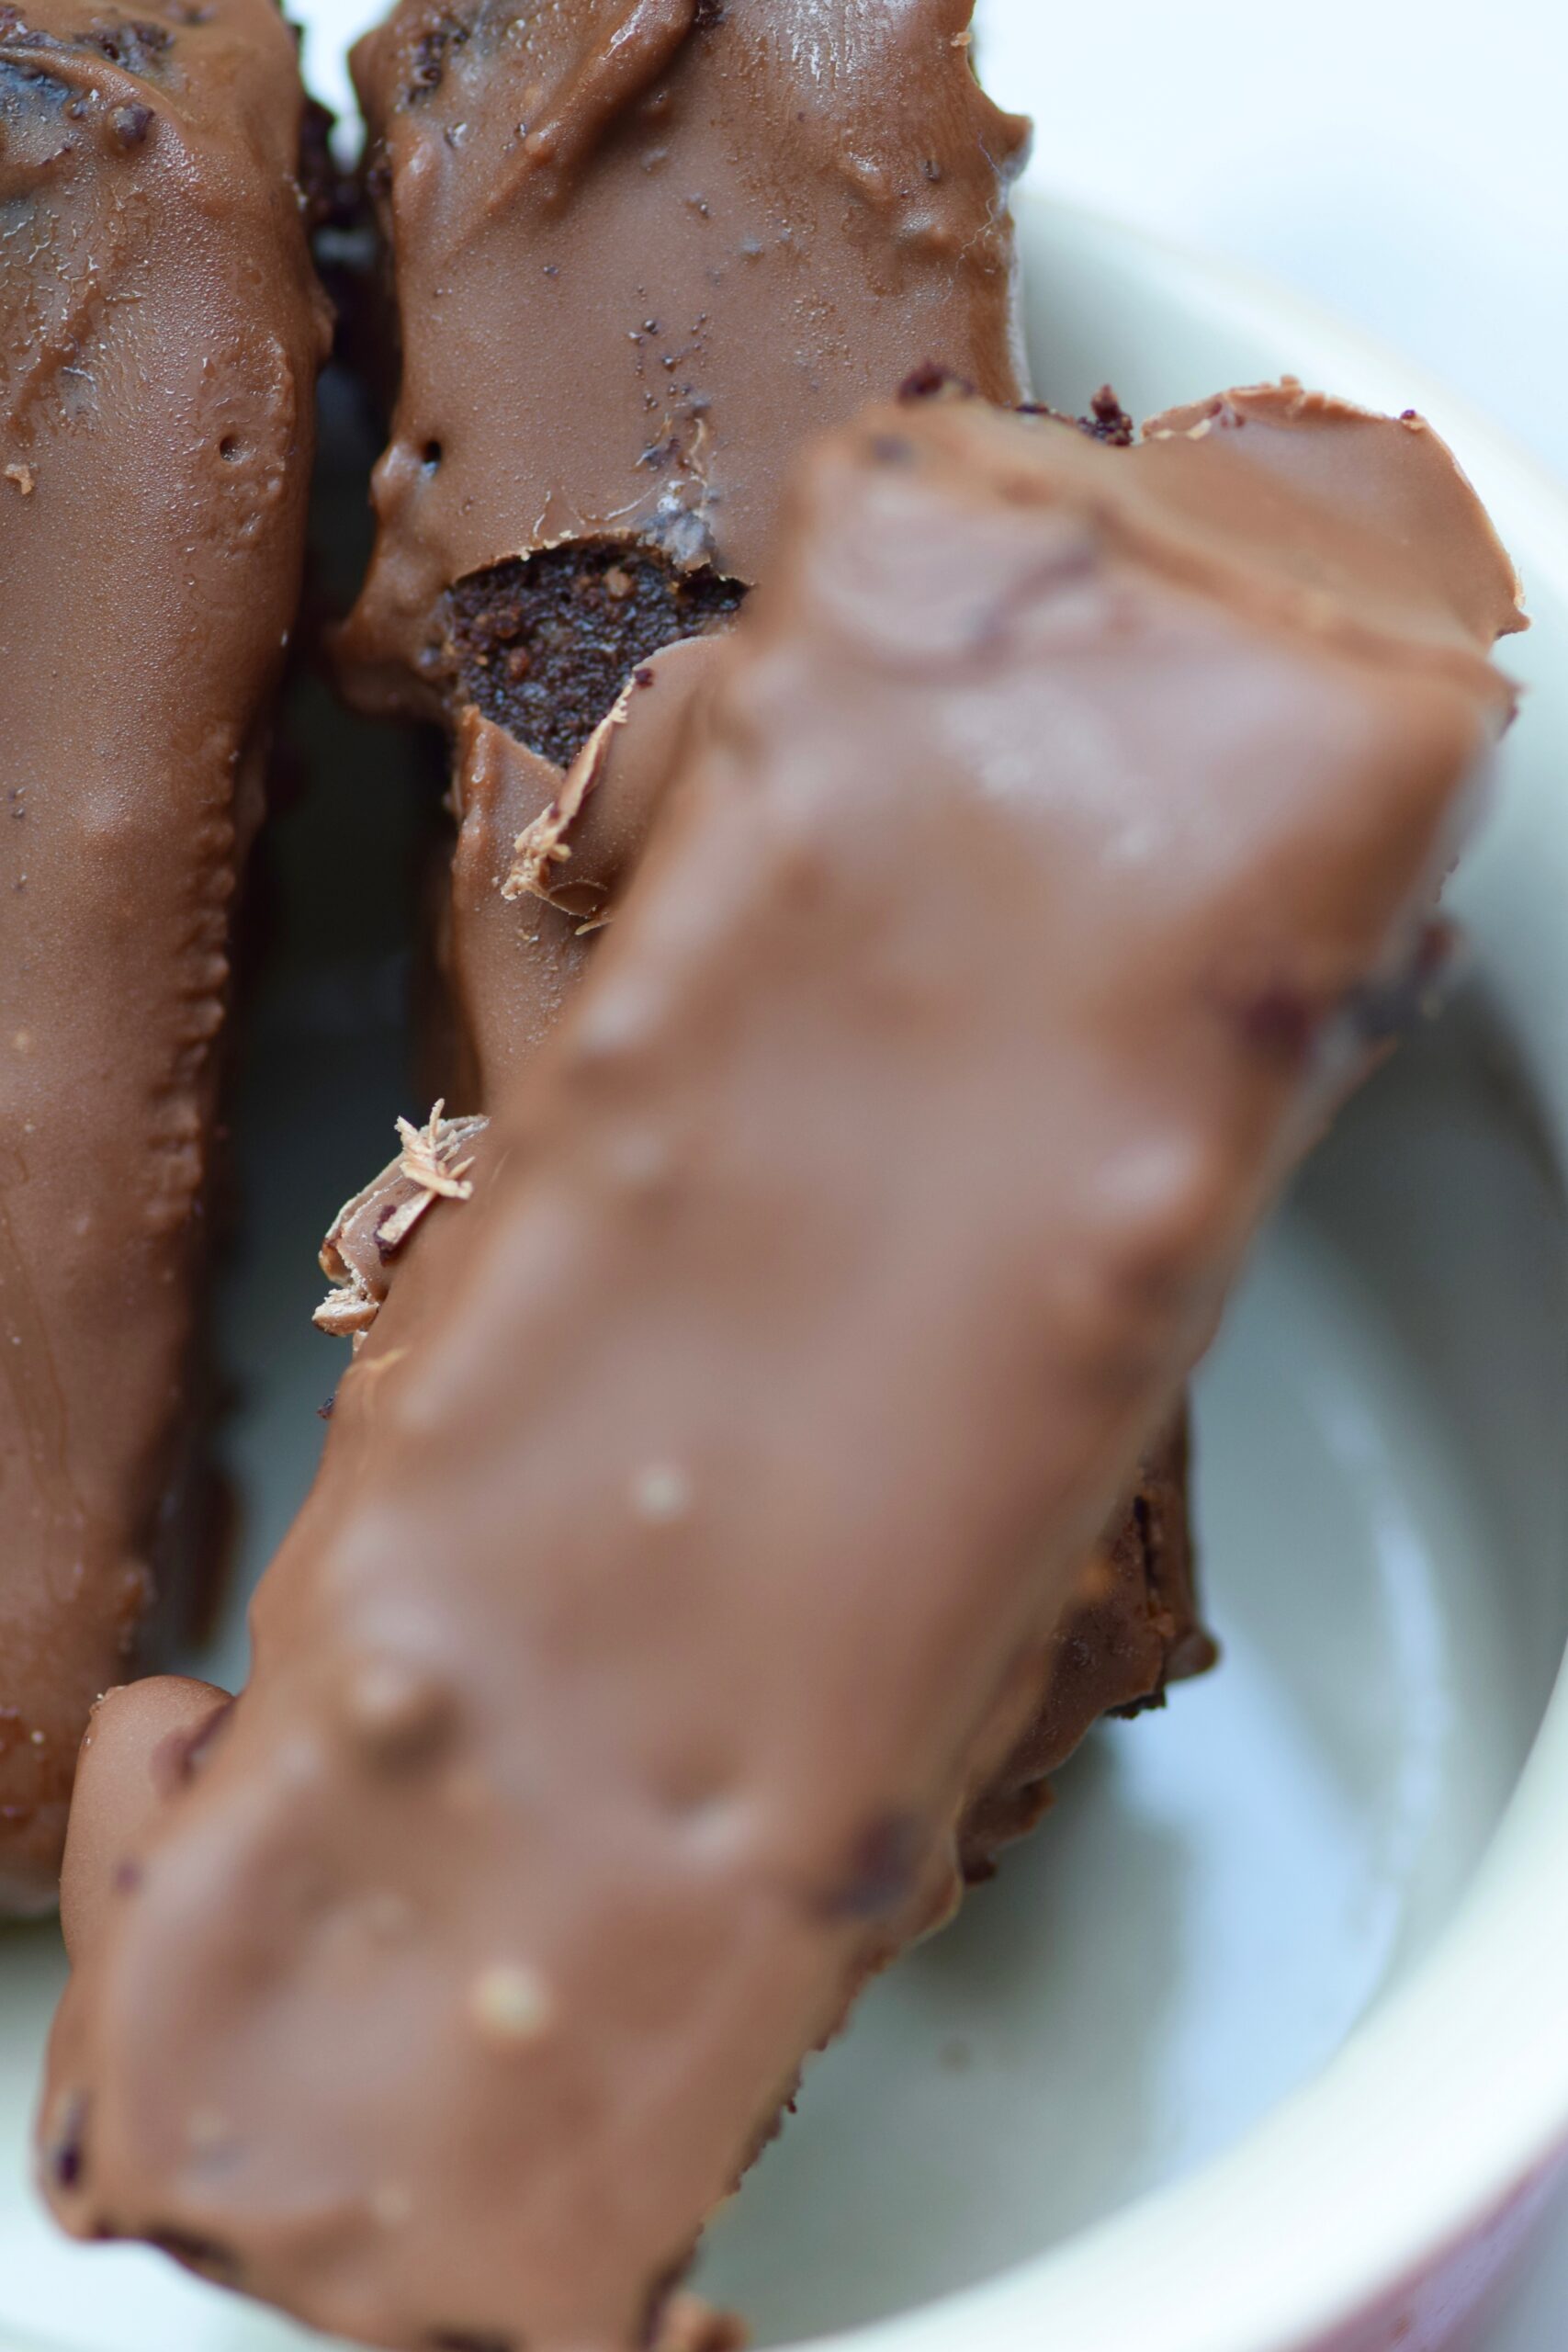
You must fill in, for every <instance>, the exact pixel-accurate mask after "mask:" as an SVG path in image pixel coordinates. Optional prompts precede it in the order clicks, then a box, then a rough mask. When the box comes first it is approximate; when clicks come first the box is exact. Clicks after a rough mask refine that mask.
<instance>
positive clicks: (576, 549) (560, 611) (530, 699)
mask: <svg viewBox="0 0 1568 2352" xmlns="http://www.w3.org/2000/svg"><path fill="white" fill-rule="evenodd" d="M745 594H746V590H745V586H744V584H743V583H742V582H740V581H739V580H727V579H725V578H724V577H723V575H722V574H721V573H718V572H716V571H710V570H708V569H707V568H706V567H703V568H702V569H700V570H698V571H678V570H677V569H676V567H675V565H674V564H672V563H671V561H670V559H669V558H668V557H667V556H665V555H662V554H660V551H659V550H658V549H657V548H649V547H642V546H634V545H630V544H628V543H627V542H626V541H625V540H622V539H607V538H599V539H579V540H575V541H572V542H570V543H569V544H567V545H565V546H562V547H556V548H541V549H540V550H539V552H538V553H537V554H536V555H530V556H524V557H521V558H518V557H511V558H509V559H508V560H507V561H506V562H504V563H497V564H491V566H490V567H489V569H488V570H486V571H470V572H469V573H468V576H467V578H466V579H463V580H459V581H458V582H457V585H456V586H455V587H454V588H453V589H452V590H451V592H450V594H449V595H448V597H447V600H446V627H447V637H448V642H449V644H450V647H451V651H452V658H453V662H454V665H455V667H456V669H457V673H458V676H459V679H460V682H461V692H462V695H463V698H464V700H465V701H468V702H471V703H473V704H475V705H476V706H477V707H478V708H479V710H481V711H482V712H483V714H484V716H485V717H486V718H489V719H491V720H492V721H493V722H494V723H495V725H496V726H498V727H504V728H505V729H506V730H507V732H508V733H509V734H511V735H514V736H515V737H516V738H517V741H519V742H520V743H525V744H526V745H527V747H528V749H529V750H530V751H532V752H541V753H542V754H543V755H544V757H545V758H546V759H547V760H551V761H553V762H554V763H555V764H556V765H557V766H558V767H563V768H564V767H568V766H570V763H571V762H572V760H573V759H574V758H575V757H576V755H577V753H578V752H580V751H581V749H582V746H583V744H584V743H585V742H586V741H588V738H589V736H590V735H592V732H593V729H595V727H597V726H598V724H599V722H600V720H601V719H602V718H606V717H608V715H609V713H610V711H611V710H612V709H613V708H614V707H615V698H616V696H617V695H619V694H620V692H621V689H622V687H623V686H624V685H625V684H626V680H627V678H628V677H629V676H630V674H631V673H632V672H633V671H634V670H635V669H636V668H637V664H638V662H646V661H648V660H649V657H650V655H652V654H655V653H657V652H658V651H659V650H660V647H661V646H666V645H671V644H673V643H674V641H675V640H676V639H677V638H682V637H705V636H707V635H708V634H709V633H710V632H711V631H712V630H714V629H719V628H727V627H728V624H729V622H730V621H731V620H732V619H733V618H734V616H735V615H736V613H737V612H739V608H740V605H741V601H742V599H743V598H744V596H745Z"/></svg>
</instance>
